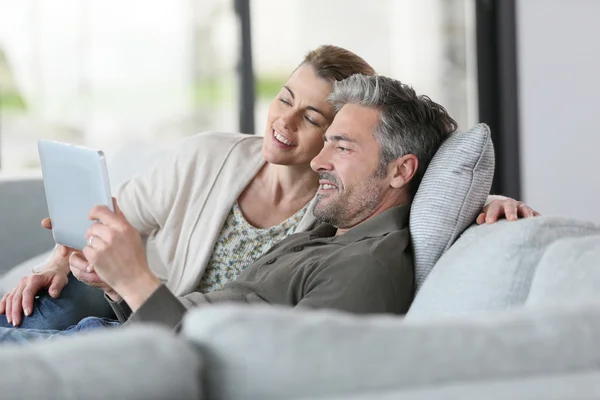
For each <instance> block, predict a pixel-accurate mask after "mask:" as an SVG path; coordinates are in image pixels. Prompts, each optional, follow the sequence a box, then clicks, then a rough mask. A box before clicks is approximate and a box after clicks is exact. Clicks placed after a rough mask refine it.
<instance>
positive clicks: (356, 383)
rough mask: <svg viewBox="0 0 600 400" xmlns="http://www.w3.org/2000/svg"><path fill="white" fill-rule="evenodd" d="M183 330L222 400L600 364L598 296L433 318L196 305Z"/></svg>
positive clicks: (390, 387)
mask: <svg viewBox="0 0 600 400" xmlns="http://www.w3.org/2000/svg"><path fill="white" fill-rule="evenodd" d="M183 330H184V335H185V336H186V337H188V338H189V339H190V340H191V341H194V342H195V343H197V344H198V345H199V346H200V347H201V349H202V350H203V357H204V360H205V362H206V365H207V366H208V367H207V368H206V374H205V388H206V392H205V393H206V396H207V397H208V398H210V399H214V400H219V399H229V400H233V399H246V400H254V399H256V400H258V399H260V400H270V399H279V400H284V399H299V398H311V399H314V398H320V397H325V398H326V397H327V396H329V397H336V396H337V397H339V398H346V397H349V396H350V395H359V394H368V393H374V392H375V393H377V392H379V393H382V392H385V391H394V390H396V389H401V390H411V389H414V390H418V389H422V388H426V387H434V386H435V387H438V386H445V385H456V384H461V385H467V384H477V383H483V382H489V381H492V380H493V381H507V380H511V379H528V378H535V377H541V376H552V375H562V374H570V373H577V372H584V371H595V372H597V367H598V365H599V363H600V300H599V301H597V302H594V303H590V304H587V305H586V306H580V307H564V308H557V309H550V310H548V309H536V310H526V309H523V308H521V309H519V310H516V311H511V312H496V313H488V314H487V315H482V316H479V317H476V318H455V319H440V320H438V321H432V322H427V323H425V322H414V321H413V322H410V321H405V320H402V319H401V318H398V317H391V316H387V317H386V316H369V317H360V318H357V317H356V316H351V315H346V314H342V313H337V312H332V311H323V310H321V311H309V310H293V311H291V310H286V309H278V308H275V307H271V308H262V307H233V306H215V307H210V308H207V309H205V310H196V311H194V312H192V313H191V314H190V315H189V316H188V317H187V318H186V319H185V321H184V328H183ZM370 398H376V397H370ZM442 398H443V397H442Z"/></svg>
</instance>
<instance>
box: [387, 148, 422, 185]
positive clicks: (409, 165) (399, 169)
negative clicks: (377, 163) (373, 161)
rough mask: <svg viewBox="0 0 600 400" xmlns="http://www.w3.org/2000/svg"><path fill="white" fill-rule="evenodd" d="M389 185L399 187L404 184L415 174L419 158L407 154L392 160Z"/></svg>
mask: <svg viewBox="0 0 600 400" xmlns="http://www.w3.org/2000/svg"><path fill="white" fill-rule="evenodd" d="M390 168H391V171H390V172H391V181H390V186H392V187H393V188H395V189H400V188H401V187H403V186H406V184H407V183H408V182H410V181H411V179H412V178H413V177H414V176H415V174H416V173H417V169H418V168H419V160H418V159H417V156H415V155H414V154H407V155H405V156H402V157H399V158H397V159H395V160H394V161H392V163H391V165H390Z"/></svg>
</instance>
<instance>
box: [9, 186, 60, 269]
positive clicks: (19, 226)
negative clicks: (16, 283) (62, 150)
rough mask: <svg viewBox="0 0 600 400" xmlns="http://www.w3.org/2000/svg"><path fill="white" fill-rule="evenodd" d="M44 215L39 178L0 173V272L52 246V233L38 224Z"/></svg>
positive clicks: (44, 205)
mask: <svg viewBox="0 0 600 400" xmlns="http://www.w3.org/2000/svg"><path fill="white" fill-rule="evenodd" d="M47 216H48V207H47V205H46V195H45V192H44V183H43V181H42V179H41V178H39V177H24V178H10V177H0V227H2V228H1V229H0V255H1V257H0V274H2V273H5V272H7V271H8V270H9V269H10V268H12V267H13V266H15V265H17V264H19V263H21V262H23V261H25V260H27V259H29V258H31V257H34V256H36V255H39V254H41V253H43V252H45V251H48V250H49V249H51V248H52V247H53V246H54V240H53V238H52V233H50V232H49V231H47V230H46V229H44V228H42V227H41V226H40V222H41V220H42V219H43V218H45V217H47Z"/></svg>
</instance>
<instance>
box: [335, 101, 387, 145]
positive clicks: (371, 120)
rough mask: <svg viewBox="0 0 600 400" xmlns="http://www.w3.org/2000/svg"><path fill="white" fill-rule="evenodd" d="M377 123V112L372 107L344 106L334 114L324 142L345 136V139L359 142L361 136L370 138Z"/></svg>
mask: <svg viewBox="0 0 600 400" xmlns="http://www.w3.org/2000/svg"><path fill="white" fill-rule="evenodd" d="M378 123H379V111H377V110H376V109H374V108H372V107H366V106H361V105H358V104H346V105H344V106H343V107H342V108H341V109H340V111H339V112H338V113H337V114H336V116H335V118H334V119H333V122H332V124H331V126H330V127H329V129H328V130H327V133H326V134H325V140H335V139H338V140H339V139H340V138H336V136H341V135H343V136H345V137H346V138H347V139H353V140H359V139H360V138H361V137H362V136H366V135H367V134H368V136H372V133H373V132H375V128H376V127H377V124H378Z"/></svg>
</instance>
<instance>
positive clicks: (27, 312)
mask: <svg viewBox="0 0 600 400" xmlns="http://www.w3.org/2000/svg"><path fill="white" fill-rule="evenodd" d="M30 314H31V310H30V309H29V308H26V309H25V316H26V317H29V315H30Z"/></svg>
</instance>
